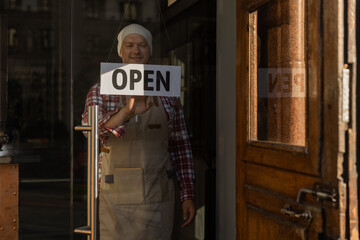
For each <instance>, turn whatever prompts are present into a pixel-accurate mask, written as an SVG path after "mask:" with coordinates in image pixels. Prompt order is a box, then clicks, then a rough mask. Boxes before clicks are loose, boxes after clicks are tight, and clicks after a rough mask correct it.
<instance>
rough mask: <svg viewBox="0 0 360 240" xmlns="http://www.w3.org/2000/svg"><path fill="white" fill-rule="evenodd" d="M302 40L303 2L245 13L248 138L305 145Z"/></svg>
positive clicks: (304, 90) (303, 48) (281, 3)
mask: <svg viewBox="0 0 360 240" xmlns="http://www.w3.org/2000/svg"><path fill="white" fill-rule="evenodd" d="M289 2H290V3H289ZM304 39H305V38H304V1H293V0H290V1H284V2H280V1H271V2H270V3H268V4H266V7H262V8H260V9H258V10H257V11H255V12H252V13H251V14H250V15H249V48H250V59H249V65H250V68H249V69H250V72H249V80H250V138H251V140H255V141H269V142H276V143H284V144H290V145H296V146H305V136H306V131H305V129H306V127H305V119H306V70H305V66H306V65H305V54H304V52H305V51H304V50H305V40H304Z"/></svg>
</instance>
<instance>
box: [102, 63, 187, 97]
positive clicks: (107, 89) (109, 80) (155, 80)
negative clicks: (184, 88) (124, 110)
mask: <svg viewBox="0 0 360 240" xmlns="http://www.w3.org/2000/svg"><path fill="white" fill-rule="evenodd" d="M100 72H101V79H100V81H101V82H100V93H101V94H111V95H131V96H169V97H179V96H180V91H181V67H180V66H166V65H149V64H120V63H105V62H102V63H100Z"/></svg>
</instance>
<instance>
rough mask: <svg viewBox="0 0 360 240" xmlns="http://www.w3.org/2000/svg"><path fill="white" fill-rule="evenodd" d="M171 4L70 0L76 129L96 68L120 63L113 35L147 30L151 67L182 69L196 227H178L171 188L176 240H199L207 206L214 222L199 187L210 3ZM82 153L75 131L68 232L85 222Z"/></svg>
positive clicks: (209, 117) (207, 107) (204, 152)
mask: <svg viewBox="0 0 360 240" xmlns="http://www.w3.org/2000/svg"><path fill="white" fill-rule="evenodd" d="M84 2H86V4H85V5H84ZM95 2H96V3H95ZM172 2H176V3H174V4H172V5H171V6H170V7H169V5H168V3H169V2H168V1H167V0H159V1H158V0H142V1H141V0H140V1H131V2H129V1H128V0H122V1H119V0H107V1H102V0H86V1H77V0H76V1H75V0H74V1H73V4H74V21H73V22H74V25H73V27H74V36H73V50H74V51H73V65H72V67H73V76H74V94H73V96H74V101H73V116H74V125H78V124H80V123H81V114H82V113H83V111H84V106H85V99H86V96H87V93H88V91H89V89H90V88H91V87H92V86H93V85H94V84H96V83H98V82H99V81H100V79H99V73H100V63H101V62H113V63H121V62H122V60H121V58H120V57H119V56H118V53H117V44H118V41H117V35H118V33H119V31H120V30H121V29H122V28H123V27H125V26H127V25H128V24H130V23H134V22H135V23H138V24H141V25H143V26H144V27H146V28H147V29H149V31H150V32H151V33H152V37H153V39H152V49H153V53H152V55H151V58H150V64H159V65H161V64H163V65H178V66H181V67H182V72H181V73H182V74H181V75H182V76H181V79H182V83H181V102H182V104H183V107H184V117H185V121H186V126H187V131H188V134H189V135H190V137H191V144H192V149H193V156H194V162H195V167H196V169H195V172H196V177H197V180H196V186H195V187H196V196H197V197H196V202H195V204H196V210H197V211H198V214H197V216H198V217H197V220H196V224H195V222H194V224H193V225H191V226H189V227H186V228H181V227H180V226H181V223H182V222H183V219H182V215H181V203H180V199H179V188H178V184H177V183H176V184H175V189H176V190H177V193H176V195H175V208H176V209H175V213H176V214H175V219H174V222H175V223H174V230H173V235H174V239H184V240H185V239H194V238H199V239H204V238H205V236H204V235H205V229H206V228H205V208H206V211H207V216H208V218H209V219H207V220H206V221H207V222H210V224H212V223H213V221H214V219H215V216H214V213H215V212H214V205H210V204H208V205H207V206H205V189H206V186H207V184H210V183H206V182H205V176H210V175H211V174H212V175H211V177H208V179H210V178H212V179H211V180H215V179H214V174H213V172H214V171H212V172H210V174H206V172H207V170H209V169H210V168H212V166H215V163H214V162H213V161H214V159H215V140H216V137H215V136H214V135H215V129H214V126H215V125H216V124H215V119H216V118H215V108H214V107H213V106H215V105H216V104H215V100H216V98H215V92H216V89H215V78H216V73H215V69H216V57H215V52H216V49H215V46H216V41H215V39H216V36H215V32H216V21H215V16H216V1H207V0H191V1H172ZM159 4H160V6H159ZM95 6H96V7H95ZM95 9H97V12H95ZM161 14H163V16H161ZM86 155H87V146H86V138H85V137H84V136H83V134H82V133H81V132H74V188H73V189H74V192H73V193H74V227H80V226H85V225H86V224H87V221H86V207H87V203H86V181H87V173H86V171H87V156H86ZM102 177H103V176H102ZM210 185H211V184H210ZM210 185H209V186H208V187H209V188H212V186H213V185H211V186H210ZM207 192H213V191H207ZM100 194H101V190H100ZM214 197H215V196H209V197H208V199H214ZM209 202H211V201H209ZM211 203H213V202H211ZM207 231H208V232H209V233H210V234H209V235H208V237H206V238H211V237H213V236H214V234H211V233H213V232H214V231H215V230H214V228H213V229H211V227H209V228H208V230H207ZM75 236H76V239H85V238H82V237H83V236H81V235H79V234H76V235H75Z"/></svg>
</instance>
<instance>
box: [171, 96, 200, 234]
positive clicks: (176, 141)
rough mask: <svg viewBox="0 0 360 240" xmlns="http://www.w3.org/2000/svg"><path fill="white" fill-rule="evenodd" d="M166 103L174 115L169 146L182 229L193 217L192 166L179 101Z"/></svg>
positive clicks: (193, 176) (193, 179) (188, 141)
mask: <svg viewBox="0 0 360 240" xmlns="http://www.w3.org/2000/svg"><path fill="white" fill-rule="evenodd" d="M168 101H169V104H170V105H172V106H173V108H174V113H173V115H172V116H170V121H172V124H171V125H172V129H171V133H170V141H169V144H170V149H171V157H172V160H173V164H174V167H175V169H176V175H177V178H178V182H179V186H180V200H181V202H182V208H183V217H184V220H185V223H184V224H183V225H182V227H184V226H186V225H188V224H189V223H190V222H191V221H192V220H193V219H194V217H195V206H194V199H195V192H194V181H195V175H194V164H193V157H192V151H191V145H190V140H189V137H188V135H187V131H186V125H185V119H184V113H183V108H182V105H181V102H180V99H178V98H168Z"/></svg>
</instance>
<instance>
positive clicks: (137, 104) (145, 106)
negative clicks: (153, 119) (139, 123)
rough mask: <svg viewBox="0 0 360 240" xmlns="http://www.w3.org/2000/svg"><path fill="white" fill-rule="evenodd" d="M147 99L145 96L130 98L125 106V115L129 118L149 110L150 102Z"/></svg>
mask: <svg viewBox="0 0 360 240" xmlns="http://www.w3.org/2000/svg"><path fill="white" fill-rule="evenodd" d="M147 98H148V97H147V96H133V97H130V99H129V101H128V103H127V105H126V110H127V114H128V115H129V116H130V118H131V117H133V116H135V115H138V114H142V113H144V112H146V111H147V110H149V109H150V108H151V106H152V102H151V101H149V100H148V99H147Z"/></svg>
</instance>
